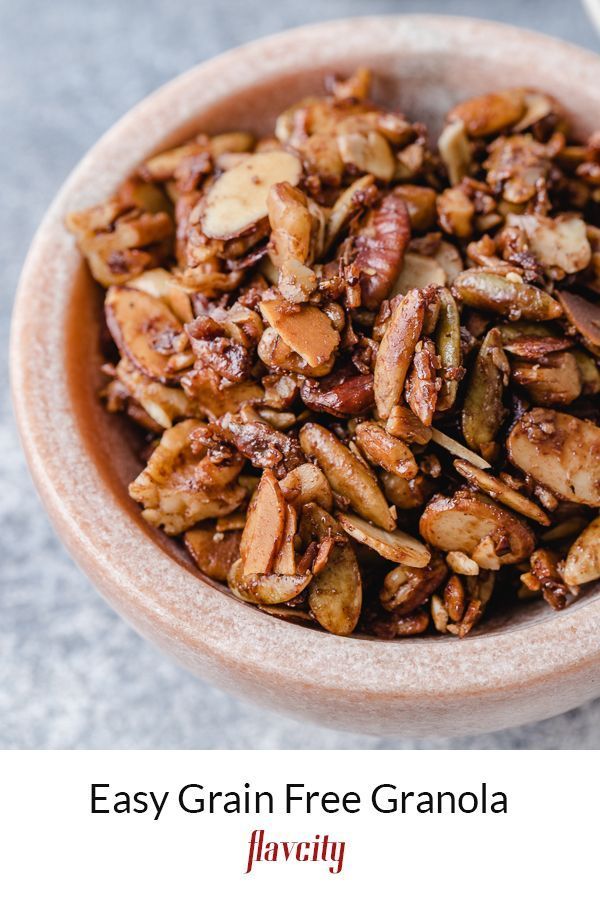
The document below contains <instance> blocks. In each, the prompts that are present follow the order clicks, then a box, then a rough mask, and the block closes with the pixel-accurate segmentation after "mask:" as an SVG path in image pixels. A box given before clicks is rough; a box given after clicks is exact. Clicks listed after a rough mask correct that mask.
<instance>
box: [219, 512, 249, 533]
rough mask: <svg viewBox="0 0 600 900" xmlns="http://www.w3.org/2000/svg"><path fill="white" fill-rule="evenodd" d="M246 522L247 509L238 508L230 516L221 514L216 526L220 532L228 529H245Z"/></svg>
mask: <svg viewBox="0 0 600 900" xmlns="http://www.w3.org/2000/svg"><path fill="white" fill-rule="evenodd" d="M245 524H246V512H245V510H237V511H236V512H234V513H230V514H229V515H228V516H220V517H219V518H218V519H217V521H216V523H215V528H216V531H217V533H218V534H221V533H223V532H227V531H240V532H241V531H243V530H244V525H245Z"/></svg>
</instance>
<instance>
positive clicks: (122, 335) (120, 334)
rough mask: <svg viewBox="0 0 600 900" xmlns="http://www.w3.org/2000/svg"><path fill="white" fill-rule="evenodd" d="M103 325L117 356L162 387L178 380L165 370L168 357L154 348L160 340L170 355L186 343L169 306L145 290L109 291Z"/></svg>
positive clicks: (181, 326)
mask: <svg viewBox="0 0 600 900" xmlns="http://www.w3.org/2000/svg"><path fill="white" fill-rule="evenodd" d="M104 309H105V313H106V323H107V325H108V328H109V330H110V333H111V335H112V337H113V340H114V342H115V344H116V345H117V347H118V348H119V350H120V351H121V353H122V354H123V355H124V356H127V357H128V358H129V359H130V360H131V362H132V363H133V365H134V366H136V368H138V369H139V370H140V371H141V372H143V373H144V375H146V376H147V377H148V378H153V379H155V380H156V381H161V382H162V383H163V384H174V383H177V381H178V380H179V379H178V378H177V376H176V375H174V374H173V372H172V371H171V369H170V367H169V360H170V355H169V354H168V353H164V352H159V350H157V349H156V347H157V346H160V343H161V341H162V340H163V339H166V340H168V341H169V342H170V344H171V345H172V346H173V347H174V352H175V351H176V350H179V349H180V347H183V346H185V345H186V344H187V338H186V335H185V333H184V331H183V324H182V322H181V321H180V320H179V319H178V318H177V316H176V315H175V314H174V313H173V312H172V311H171V309H170V308H169V306H168V305H167V304H166V303H165V302H163V301H162V300H161V299H159V298H157V297H153V296H151V295H150V294H147V293H146V292H145V291H140V290H136V289H135V288H131V287H129V286H125V285H123V286H121V285H113V286H112V287H110V288H109V290H108V293H107V295H106V301H105V305H104Z"/></svg>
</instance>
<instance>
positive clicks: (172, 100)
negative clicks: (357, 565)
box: [10, 15, 600, 699]
mask: <svg viewBox="0 0 600 900" xmlns="http://www.w3.org/2000/svg"><path fill="white" fill-rule="evenodd" d="M474 37H476V39H477V40H478V41H481V42H482V44H483V45H485V44H486V41H487V40H488V39H492V38H493V40H494V41H496V42H497V41H498V40H499V39H501V41H502V42H503V43H504V45H505V46H507V45H510V46H511V49H512V50H514V51H515V52H517V51H518V49H519V48H523V49H525V48H527V50H528V51H531V47H532V44H534V45H535V46H536V47H537V48H538V49H539V51H540V52H546V53H548V54H552V57H553V59H554V60H555V64H562V65H568V66H569V67H570V68H571V69H578V70H579V71H582V72H589V70H590V68H591V69H592V70H593V71H594V72H595V73H597V76H598V80H600V58H599V57H597V56H596V55H595V54H593V53H591V52H589V51H586V50H584V49H582V48H579V47H576V46H573V45H571V44H568V43H566V42H564V41H562V40H559V39H557V38H552V37H548V36H545V35H540V34H537V33H536V32H533V31H526V30H524V29H520V28H515V27H513V26H509V25H504V24H499V23H496V22H490V21H486V20H480V19H472V18H465V17H455V16H439V15H432V16H430V15H409V16H402V15H390V16H365V17H358V18H352V19H338V20H334V21H331V22H323V23H317V24H312V25H307V26H302V27H300V28H295V29H291V30H288V31H283V32H280V33H278V34H275V35H271V36H269V37H266V38H261V39H259V40H257V41H253V42H251V43H248V44H244V45H242V46H241V47H237V48H235V49H233V50H229V51H227V52H225V53H223V54H220V55H219V56H217V57H214V58H212V59H210V60H208V61H206V62H203V63H201V64H200V65H197V66H195V67H193V68H192V69H189V70H187V71H186V72H184V73H183V74H181V75H179V76H178V77H177V78H175V79H173V80H171V81H169V82H168V83H167V84H165V85H163V86H162V87H160V88H159V89H158V90H156V91H154V92H153V93H152V94H150V95H149V96H148V97H146V98H145V99H144V100H142V101H141V102H140V103H138V104H137V105H136V106H134V107H133V108H132V109H131V110H130V111H129V112H127V113H126V114H125V115H124V116H123V117H122V118H120V119H119V120H118V121H117V122H116V124H114V125H113V126H112V127H111V128H110V129H109V130H108V131H107V132H105V134H104V135H103V136H102V137H101V138H100V139H99V140H98V141H97V142H96V143H95V144H94V146H93V147H92V148H91V149H90V150H89V151H88V152H87V153H86V154H85V156H84V157H83V158H82V160H81V161H80V163H79V164H78V165H77V166H76V167H75V169H74V170H73V172H72V173H71V175H70V176H69V177H68V178H67V180H66V181H65V183H64V184H63V186H62V188H61V189H60V190H59V192H58V194H57V195H56V197H55V199H54V201H53V202H52V204H51V206H50V207H49V209H48V212H47V213H46V215H45V216H44V218H43V220H42V222H41V224H40V226H39V228H38V230H37V232H36V235H35V237H34V239H33V242H32V244H31V248H30V250H29V253H28V255H27V258H26V261H25V263H24V266H23V271H22V275H21V278H20V282H19V285H18V289H17V294H16V302H15V307H14V312H13V320H12V328H11V346H10V371H11V390H12V396H13V405H14V409H15V415H16V420H17V425H18V430H19V433H20V436H21V441H22V444H23V448H24V451H25V455H26V457H27V461H28V464H29V468H30V471H31V473H32V476H33V479H34V482H35V484H36V486H37V489H38V491H39V494H40V496H41V498H42V501H43V503H44V505H45V506H46V509H47V511H48V513H49V515H50V518H51V519H52V521H53V523H54V525H55V526H56V528H57V530H58V531H59V533H60V535H61V537H62V539H63V541H64V543H65V544H66V545H67V547H68V549H69V550H70V552H71V554H72V555H73V556H74V558H75V560H76V561H77V562H78V564H79V565H80V566H81V567H82V568H83V569H84V571H85V572H86V573H87V574H88V575H89V576H90V578H91V580H92V581H93V582H94V584H95V585H96V587H98V588H99V590H100V591H101V593H103V594H104V596H105V597H106V599H107V600H108V601H109V603H111V605H113V606H114V607H115V608H116V609H117V610H118V611H119V612H120V613H121V614H122V615H123V616H124V617H125V618H126V619H128V620H129V621H130V622H131V623H132V624H133V625H134V627H135V628H137V630H138V631H140V632H142V633H144V634H146V636H149V637H150V638H151V639H153V640H154V641H156V642H158V643H162V644H163V645H164V646H167V647H168V648H169V649H171V650H172V651H174V652H175V653H176V655H178V656H179V658H180V660H181V661H182V662H183V663H184V664H188V665H191V666H192V667H193V661H194V659H196V658H198V657H199V656H200V657H206V658H207V659H209V660H210V661H211V663H213V664H214V665H216V666H217V667H219V666H220V667H222V668H225V669H227V668H228V667H231V666H232V665H233V666H235V667H237V668H238V669H242V670H243V672H244V675H245V677H247V678H249V679H261V680H264V679H265V678H266V679H269V678H271V679H272V680H273V685H274V686H275V685H276V684H277V683H282V682H285V683H287V684H295V685H297V684H302V685H304V686H305V687H306V688H310V689H313V690H317V691H318V690H325V689H326V690H327V691H328V692H333V693H336V692H339V694H340V695H341V694H344V695H345V696H346V697H348V696H353V697H356V698H359V697H360V698H368V697H369V696H377V697H386V698H392V699H400V698H409V697H410V698H411V699H414V698H423V699H425V698H433V697H435V698H439V697H446V698H450V697H452V696H456V697H458V696H462V697H464V696H465V695H474V694H483V693H489V692H490V691H491V692H492V693H494V692H495V693H496V694H497V695H501V694H502V693H504V692H511V691H512V692H513V693H514V691H515V690H518V689H519V687H522V686H523V685H524V684H525V683H527V684H528V685H530V686H535V685H536V684H537V683H540V684H541V683H543V682H544V681H545V680H546V679H548V677H549V676H553V677H555V676H556V675H557V674H559V673H562V674H566V673H567V672H568V673H573V672H576V671H578V670H580V669H583V668H586V667H588V666H590V665H591V664H594V665H597V664H599V663H600V646H599V645H600V641H599V640H598V635H599V634H600V603H596V602H593V601H584V602H583V603H581V604H580V605H578V604H575V605H574V606H572V607H570V608H569V609H567V610H564V611H563V612H561V613H557V614H554V615H552V616H551V617H543V618H541V619H539V620H534V621H531V622H529V623H525V624H523V625H520V626H516V627H513V628H512V629H509V630H506V631H504V630H503V631H498V632H490V633H485V632H484V633H482V634H475V635H472V636H470V637H469V638H467V639H465V640H464V641H457V640H454V639H452V640H446V639H439V640H437V639H436V640H430V639H428V640H420V639H418V638H413V639H411V640H410V641H406V642H404V641H390V642H386V641H378V640H361V639H360V638H358V639H357V638H351V639H348V638H343V637H337V636H334V635H331V634H327V633H326V632H323V631H317V630H313V629H308V628H302V627H298V626H296V627H294V626H293V625H291V624H290V623H287V622H283V621H279V620H277V619H275V618H273V617H271V616H267V615H264V614H262V613H260V612H259V611H257V610H256V609H254V608H253V607H250V606H247V605H245V604H241V603H240V602H239V601H237V600H235V599H233V598H231V597H229V596H228V595H227V594H225V593H224V592H223V591H221V590H219V589H218V588H215V587H213V586H212V585H210V584H207V583H206V582H204V581H202V580H201V579H199V578H198V577H197V576H196V575H194V574H192V573H191V572H189V571H188V570H186V569H185V568H184V567H183V566H181V565H180V564H179V563H178V562H176V561H175V560H174V559H172V558H171V557H170V556H169V555H168V554H166V553H160V552H159V551H158V550H157V546H156V543H155V542H154V541H153V540H152V539H151V538H150V537H149V536H148V535H147V534H145V533H144V530H143V528H140V527H139V523H138V525H137V526H136V527H135V528H132V518H131V512H130V510H129V509H128V508H127V505H126V504H125V503H124V502H123V499H122V498H119V497H118V496H117V493H116V491H114V490H111V491H109V492H107V490H106V481H105V479H104V478H103V476H102V473H101V472H100V471H99V469H98V467H97V466H90V458H89V455H88V454H87V451H86V447H85V442H84V440H83V437H82V435H81V433H80V431H81V428H80V424H81V423H80V422H79V421H78V419H77V418H76V416H75V412H74V409H73V404H72V399H71V396H70V390H69V384H68V375H67V372H66V366H64V365H62V363H63V362H64V358H65V357H64V353H65V345H66V335H65V321H66V318H65V317H66V307H67V304H66V303H64V302H63V300H62V298H63V297H65V296H67V294H68V292H69V286H70V285H71V284H72V281H73V278H74V277H75V273H76V270H77V266H78V265H79V259H80V258H79V254H78V251H76V249H75V247H74V243H73V241H72V239H71V237H70V236H69V235H67V234H66V231H65V229H64V227H63V225H62V221H63V218H64V214H65V212H66V211H68V210H70V209H73V208H78V207H81V206H82V205H86V204H87V203H93V202H98V201H99V200H100V199H102V198H103V197H105V196H107V195H108V192H109V191H110V190H111V189H112V188H114V187H115V186H116V183H117V182H118V181H119V180H121V179H122V177H124V175H125V174H127V172H128V171H130V170H131V169H132V168H133V165H135V164H136V163H137V162H139V161H140V160H141V159H142V158H143V157H144V156H147V155H148V153H150V152H152V149H153V148H154V147H155V146H159V145H160V143H161V132H162V137H163V139H164V135H165V134H167V133H171V132H173V131H174V130H176V129H177V128H178V127H183V126H184V125H185V122H186V121H187V120H189V119H190V118H191V117H192V116H193V115H198V114H199V112H201V111H202V110H203V109H208V108H212V107H213V106H214V105H215V104H217V103H218V102H219V101H222V100H224V99H225V98H226V97H227V96H228V95H230V94H232V93H234V92H235V91H240V90H241V89H242V88H244V89H248V86H249V85H250V86H252V85H259V84H260V83H261V82H262V81H265V80H267V79H269V78H270V77H272V76H273V75H274V74H276V73H277V72H280V73H281V72H283V71H285V66H286V65H288V63H287V59H288V58H292V57H293V59H294V65H293V66H292V68H296V69H297V68H298V59H299V55H300V56H302V58H303V60H304V64H303V66H302V68H303V69H306V68H307V67H308V64H309V63H312V65H313V66H314V65H315V58H316V62H317V63H318V65H319V66H324V65H325V66H326V65H327V64H328V60H331V63H330V64H331V65H332V66H335V56H336V53H337V51H336V50H335V48H336V47H337V46H345V47H348V46H350V47H351V48H353V50H354V51H355V52H356V53H357V55H360V53H361V52H363V53H364V54H365V55H366V54H367V53H368V52H371V53H373V49H374V47H380V48H386V49H387V48H391V49H393V48H394V47H395V46H397V45H398V44H401V43H402V41H408V40H409V39H410V40H414V39H416V38H418V39H419V40H421V41H424V42H426V43H428V44H429V46H431V47H433V48H434V49H435V47H438V46H442V45H444V44H445V45H447V43H448V41H449V40H450V41H452V43H453V46H455V47H457V48H464V47H466V46H467V42H468V41H472V40H473V38H474ZM375 41H377V43H375ZM315 48H318V52H315ZM292 50H293V53H292V52H291V51H292ZM289 65H290V66H291V63H290V64H289ZM199 83H203V93H204V101H203V102H200V101H199V100H198V93H199V92H198V91H197V90H196V89H197V86H198V84H199ZM206 95H208V98H207V96H206ZM142 123H143V125H144V127H143V128H141V127H140V125H141V124H142ZM115 173H117V174H115ZM40 321H43V322H45V325H44V326H43V327H42V326H41V325H40ZM32 348H33V353H32ZM40 362H42V363H43V365H41V364H40ZM49 423H51V424H52V425H53V426H54V429H55V430H56V433H54V430H53V429H52V428H49V427H48V426H49ZM61 429H62V430H63V432H64V433H67V434H69V435H70V439H69V441H68V442H64V441H63V442H61V439H60V431H61ZM49 432H52V433H49ZM74 471H75V472H76V474H77V477H78V478H80V479H81V481H80V490H79V491H73V490H72V489H71V490H70V491H69V479H70V478H72V477H73V472H74ZM82 496H84V497H85V498H86V501H85V509H83V510H82V508H81V497H82ZM106 519H109V521H105V520H106ZM116 542H118V543H116ZM117 546H122V547H123V548H124V550H125V551H126V552H124V553H121V554H120V555H119V560H118V563H117V564H115V557H114V556H111V555H109V553H108V552H103V551H110V550H111V549H112V550H114V548H115V547H117ZM158 583H160V584H162V585H164V586H165V591H164V596H158V591H157V590H156V584H158ZM299 660H300V661H301V662H300V663H299ZM449 672H450V673H451V677H449Z"/></svg>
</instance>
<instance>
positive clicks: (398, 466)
mask: <svg viewBox="0 0 600 900" xmlns="http://www.w3.org/2000/svg"><path fill="white" fill-rule="evenodd" d="M356 442H357V444H358V446H359V447H360V449H361V450H362V452H363V453H364V455H365V456H366V457H367V459H368V460H369V462H371V463H372V464H373V465H374V466H381V468H382V469H385V470H386V472H394V473H395V474H396V475H400V477H401V478H414V477H415V475H416V474H417V472H418V471H419V467H418V465H417V463H416V460H415V458H414V456H413V454H412V452H411V450H410V448H409V447H407V445H406V444H405V443H404V441H401V440H399V439H398V438H395V437H392V435H391V434H388V433H387V432H386V431H385V430H384V429H383V428H382V427H381V425H377V424H376V423H375V422H361V423H360V425H358V426H357V428H356Z"/></svg>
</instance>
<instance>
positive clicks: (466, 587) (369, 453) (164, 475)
mask: <svg viewBox="0 0 600 900" xmlns="http://www.w3.org/2000/svg"><path fill="white" fill-rule="evenodd" d="M369 87H370V75H369V73H368V72H367V71H366V70H362V69H361V70H358V71H357V72H356V73H355V74H354V75H353V76H352V77H350V78H348V79H347V80H341V79H338V78H332V79H330V81H329V93H328V95H327V96H324V97H311V98H307V99H306V100H304V101H301V102H299V103H296V104H294V106H292V107H290V108H289V109H287V110H284V111H283V112H282V113H281V114H280V115H279V118H278V119H277V123H276V126H275V133H274V134H273V135H272V136H268V137H263V138H257V137H255V136H254V135H252V134H249V133H246V132H228V133H225V134H219V135H214V136H209V135H205V134H200V135H197V136H196V137H194V138H193V139H191V140H190V141H188V142H187V143H185V144H183V145H182V146H179V147H175V148H173V149H171V150H167V151H165V152H162V153H160V154H158V155H157V156H154V157H153V158H152V159H149V160H147V161H146V162H144V163H143V164H142V165H141V166H140V167H139V169H138V170H137V172H135V173H134V174H133V176H132V177H131V178H129V179H128V180H127V181H126V182H125V183H124V184H123V185H122V187H121V188H120V189H119V191H118V192H117V194H116V195H115V196H114V197H112V198H111V199H109V200H107V201H106V202H105V203H103V204H101V205H99V206H96V207H93V208H91V209H87V210H84V211H81V212H75V213H72V214H71V215H70V216H69V218H68V222H67V225H68V227H69V229H70V230H71V231H72V232H73V233H74V234H75V236H76V238H77V241H78V244H79V246H80V248H81V251H82V253H83V254H84V255H85V257H86V259H87V261H88V263H89V266H90V269H91V272H92V274H93V276H94V278H95V279H96V280H97V281H98V282H99V283H100V284H101V285H103V286H104V287H105V288H106V298H105V314H106V323H107V326H108V330H109V332H110V335H111V337H112V341H113V342H114V347H113V350H114V353H113V355H112V357H111V358H110V359H107V362H106V364H105V366H104V372H105V374H106V375H107V376H108V379H109V380H108V383H107V385H106V387H105V389H104V391H103V396H104V399H105V402H106V404H107V407H108V409H109V410H110V411H112V412H122V413H125V414H127V415H128V416H129V417H130V418H131V419H133V420H134V422H135V423H136V424H137V426H139V427H140V428H141V429H142V430H143V433H144V434H145V436H146V438H147V442H148V445H149V447H148V452H147V453H146V454H145V459H146V463H145V467H144V468H143V470H142V471H141V472H140V474H139V475H138V477H137V478H136V479H135V481H134V482H133V483H132V484H131V485H130V488H129V491H130V494H131V496H132V497H133V498H134V499H135V500H136V501H137V502H138V503H139V504H140V506H141V510H142V513H141V514H142V516H143V517H144V518H145V519H146V521H148V522H150V523H151V524H152V525H154V526H156V527H157V528H162V529H164V531H165V532H166V533H167V534H169V535H173V536H174V537H176V538H181V539H182V540H183V542H184V545H185V547H186V548H187V550H188V552H189V554H190V556H191V557H192V559H193V560H194V562H195V563H196V565H197V566H198V568H199V569H200V570H201V571H202V572H203V573H204V574H205V575H206V576H208V577H210V578H213V579H216V580H218V581H221V582H224V583H227V584H228V586H229V588H230V590H231V591H232V592H233V594H234V595H235V596H236V597H238V598H239V599H241V600H243V601H245V602H247V603H251V604H255V605H256V606H258V607H259V608H261V609H262V610H264V611H265V612H269V613H271V614H275V615H277V616H280V617H282V618H288V619H290V620H291V621H294V622H302V623H312V624H313V625H318V626H320V627H322V628H324V629H326V630H328V631H330V632H333V633H334V634H338V635H348V634H351V633H352V632H355V631H359V632H363V633H369V634H373V635H376V636H378V637H381V638H395V637H403V636H411V635H415V634H422V633H423V632H426V631H427V630H430V631H437V632H442V633H447V634H449V635H458V636H459V637H463V636H465V635H466V634H468V633H469V631H470V630H471V629H472V628H473V627H474V626H475V625H477V624H478V623H479V622H480V620H481V619H482V617H483V616H484V615H485V613H486V611H487V610H489V609H490V608H492V607H493V605H494V602H501V600H505V599H506V598H512V602H513V603H515V604H518V603H523V602H526V601H528V600H529V599H530V598H536V597H538V596H539V597H542V598H543V599H544V600H546V601H547V602H548V603H549V604H550V605H551V606H552V607H553V608H555V609H561V608H563V607H564V606H565V605H567V604H568V603H570V602H572V601H573V600H574V599H575V598H576V596H577V594H578V592H579V590H580V586H581V585H583V584H586V583H588V582H591V581H593V580H594V579H597V578H598V577H600V524H599V523H600V519H598V518H597V509H598V507H599V506H600V428H599V427H598V418H599V412H598V404H597V398H598V395H599V394H600V372H599V370H598V358H599V357H600V134H593V135H592V136H591V137H589V139H588V140H587V143H585V144H582V143H577V142H576V141H575V140H574V138H573V136H572V134H571V131H570V127H569V120H568V116H567V114H566V113H565V112H564V110H562V109H561V108H560V106H559V105H558V103H557V102H556V101H555V100H554V99H553V98H552V97H550V96H547V95H545V94H543V93H542V92H540V91H535V90H530V89H528V88H516V89H511V90H507V91H503V92H499V93H494V94H487V95H484V96H480V97H475V98H472V99H469V100H467V101H465V102H463V103H460V104H458V105H457V106H455V107H454V108H453V109H451V110H450V111H449V113H448V115H447V118H446V124H445V126H444V128H443V130H442V133H441V135H440V136H439V138H438V141H437V146H436V147H435V148H432V145H431V144H430V141H429V139H428V135H427V133H426V129H425V128H424V126H423V125H421V124H420V123H418V122H410V121H408V120H407V119H406V118H405V116H403V115H402V114H401V113H399V112H396V111H393V110H386V109H382V108H380V107H378V106H376V105H375V104H374V103H372V102H371V101H370V100H369ZM258 130H260V123H257V131H258Z"/></svg>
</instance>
